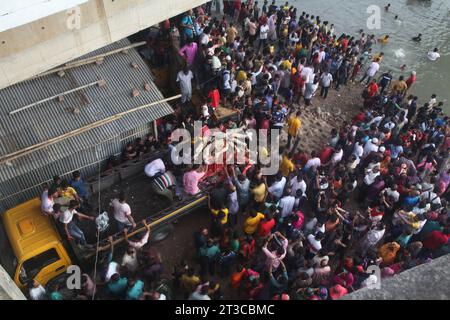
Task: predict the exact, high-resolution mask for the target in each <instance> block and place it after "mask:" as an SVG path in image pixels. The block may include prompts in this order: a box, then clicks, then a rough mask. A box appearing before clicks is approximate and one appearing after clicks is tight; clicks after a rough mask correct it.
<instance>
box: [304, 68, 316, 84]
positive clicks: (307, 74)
mask: <svg viewBox="0 0 450 320" xmlns="http://www.w3.org/2000/svg"><path fill="white" fill-rule="evenodd" d="M301 75H302V77H303V79H305V83H313V82H314V69H313V68H312V67H311V66H307V67H304V68H303V69H302V72H301Z"/></svg>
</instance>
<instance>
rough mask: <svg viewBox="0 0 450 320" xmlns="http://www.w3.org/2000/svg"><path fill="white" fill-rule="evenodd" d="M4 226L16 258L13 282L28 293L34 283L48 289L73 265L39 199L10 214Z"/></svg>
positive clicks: (20, 206) (5, 214) (6, 216)
mask: <svg viewBox="0 0 450 320" xmlns="http://www.w3.org/2000/svg"><path fill="white" fill-rule="evenodd" d="M2 217H3V224H4V227H5V231H6V234H7V236H8V238H9V242H10V243H11V247H12V250H13V253H14V256H15V270H14V274H13V280H14V282H15V283H16V285H17V286H18V287H19V288H20V289H22V290H24V289H26V286H27V284H28V282H29V281H30V280H33V279H35V280H37V281H38V282H39V283H40V284H42V285H43V286H45V285H46V284H47V283H48V282H49V281H50V280H52V279H55V278H56V277H58V276H59V275H61V274H63V273H65V271H66V269H67V268H68V267H69V266H70V265H71V260H70V257H69V254H68V253H67V251H66V249H65V248H64V245H63V242H62V239H61V237H60V235H59V233H58V231H57V230H56V228H55V224H54V222H53V221H52V220H51V219H53V218H52V217H48V216H46V215H44V214H43V213H42V212H41V202H40V200H39V199H38V198H35V199H32V200H29V201H27V202H24V203H22V204H20V205H18V206H17V207H14V208H12V209H10V210H8V211H6V212H5V213H4V214H3V215H2Z"/></svg>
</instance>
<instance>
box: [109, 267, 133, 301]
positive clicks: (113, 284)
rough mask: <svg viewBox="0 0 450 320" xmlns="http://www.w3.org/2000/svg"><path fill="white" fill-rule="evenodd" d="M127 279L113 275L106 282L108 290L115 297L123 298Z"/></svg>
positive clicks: (116, 274)
mask: <svg viewBox="0 0 450 320" xmlns="http://www.w3.org/2000/svg"><path fill="white" fill-rule="evenodd" d="M127 285H128V279H127V278H126V277H121V276H120V274H118V273H115V274H113V275H112V276H111V279H110V280H109V282H108V290H109V292H110V293H111V294H112V295H113V296H115V297H123V295H124V294H125V291H126V289H127Z"/></svg>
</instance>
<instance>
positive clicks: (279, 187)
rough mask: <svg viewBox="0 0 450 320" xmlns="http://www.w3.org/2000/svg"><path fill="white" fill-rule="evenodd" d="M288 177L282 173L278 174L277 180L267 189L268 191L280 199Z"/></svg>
mask: <svg viewBox="0 0 450 320" xmlns="http://www.w3.org/2000/svg"><path fill="white" fill-rule="evenodd" d="M285 185H286V178H285V177H283V175H282V174H281V173H278V174H277V177H276V181H275V182H274V183H273V184H272V185H271V186H270V187H269V189H267V191H268V192H269V193H270V194H271V195H272V196H273V197H274V198H275V199H277V200H278V199H280V198H281V197H282V196H283V190H284V186H285Z"/></svg>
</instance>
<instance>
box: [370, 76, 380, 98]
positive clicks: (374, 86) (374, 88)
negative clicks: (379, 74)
mask: <svg viewBox="0 0 450 320" xmlns="http://www.w3.org/2000/svg"><path fill="white" fill-rule="evenodd" d="M377 93H378V84H377V82H376V81H375V80H372V81H371V82H370V84H369V85H368V86H367V94H368V97H369V98H373V97H375V96H376V95H377Z"/></svg>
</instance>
